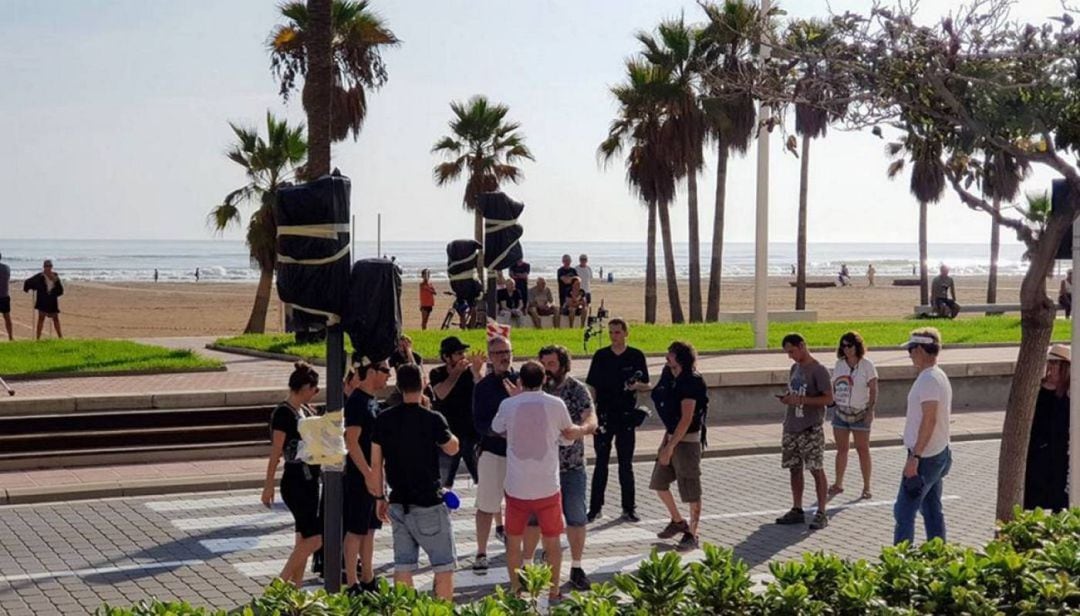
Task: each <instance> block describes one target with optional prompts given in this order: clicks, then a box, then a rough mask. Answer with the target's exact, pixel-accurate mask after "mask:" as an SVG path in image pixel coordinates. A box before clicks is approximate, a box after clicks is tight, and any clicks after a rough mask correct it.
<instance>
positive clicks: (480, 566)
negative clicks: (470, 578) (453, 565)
mask: <svg viewBox="0 0 1080 616" xmlns="http://www.w3.org/2000/svg"><path fill="white" fill-rule="evenodd" d="M472 570H473V573H487V570H488V561H487V554H477V555H476V558H475V559H473V563H472Z"/></svg>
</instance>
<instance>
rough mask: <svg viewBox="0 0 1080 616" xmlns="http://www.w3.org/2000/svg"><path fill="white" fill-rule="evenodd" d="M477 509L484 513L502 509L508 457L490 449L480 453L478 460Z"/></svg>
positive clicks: (497, 511)
mask: <svg viewBox="0 0 1080 616" xmlns="http://www.w3.org/2000/svg"><path fill="white" fill-rule="evenodd" d="M476 474H477V475H479V477H478V479H479V480H480V481H479V482H477V484H476V509H477V510H478V511H482V512H484V513H492V514H495V513H499V512H500V511H502V501H503V492H504V491H505V487H504V484H505V483H506V458H505V457H503V456H497V455H495V454H493V453H491V452H490V451H485V452H483V453H481V454H480V459H479V460H477V462H476Z"/></svg>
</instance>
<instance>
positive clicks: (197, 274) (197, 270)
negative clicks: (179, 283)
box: [195, 267, 199, 282]
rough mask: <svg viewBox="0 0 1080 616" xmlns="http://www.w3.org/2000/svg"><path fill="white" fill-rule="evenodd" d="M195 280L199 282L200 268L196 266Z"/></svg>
mask: <svg viewBox="0 0 1080 616" xmlns="http://www.w3.org/2000/svg"><path fill="white" fill-rule="evenodd" d="M195 282H199V268H197V267H196V268H195Z"/></svg>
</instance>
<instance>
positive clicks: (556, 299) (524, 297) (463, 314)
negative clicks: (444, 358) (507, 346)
mask: <svg viewBox="0 0 1080 616" xmlns="http://www.w3.org/2000/svg"><path fill="white" fill-rule="evenodd" d="M531 273H532V265H530V264H529V263H528V262H527V261H525V260H524V259H519V260H518V261H517V262H516V263H514V264H513V265H511V266H510V267H509V268H508V269H507V276H506V277H505V278H503V277H502V276H503V274H502V271H499V272H498V275H499V288H498V291H497V292H496V297H495V302H496V315H495V316H496V317H497V319H498V320H500V321H502V322H506V323H510V324H512V325H514V326H518V327H520V326H522V325H525V324H526V321H525V319H526V318H528V323H529V324H531V325H532V327H535V328H537V329H540V328H542V327H543V325H544V318H545V317H550V318H551V323H552V326H553V327H555V328H558V327H561V326H562V323H563V319H566V321H565V322H566V324H567V326H568V327H574V323H575V320H576V322H577V324H578V325H579V326H581V327H584V326H585V323H586V317H587V316H588V314H589V307H590V306H591V305H592V282H593V280H594V278H595V275H594V274H593V270H592V267H591V266H590V265H589V255H586V254H582V255H579V256H578V262H577V264H576V265H575V264H574V263H573V259H572V258H571V257H570V255H568V254H566V255H563V256H562V262H561V265H560V266H559V267H558V269H556V271H555V280H556V291H557V293H552V290H551V287H550V286H549V285H548V281H547V279H545V278H544V277H542V276H537V277H536V278H535V279H534V280H533V286H531V287H530V286H529V282H530V278H529V276H530V274H531ZM601 273H602V268H601ZM437 295H438V290H437V289H436V288H435V284H434V283H433V282H432V281H431V270H429V269H424V270H423V271H421V273H420V327H421V329H427V327H428V323H429V320H430V317H431V313H432V311H434V309H435V299H436V296H437ZM477 300H478V298H475V297H460V296H455V297H454V303H453V305H452V308H451V309H452V310H453V311H454V312H456V313H457V315H458V320H459V324H460V326H461V328H462V329H464V328H465V327H466V326H467V320H468V315H469V313H470V312H471V311H472V310H474V309H475V307H476V302H477Z"/></svg>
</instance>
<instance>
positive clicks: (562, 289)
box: [555, 255, 578, 307]
mask: <svg viewBox="0 0 1080 616" xmlns="http://www.w3.org/2000/svg"><path fill="white" fill-rule="evenodd" d="M577 275H578V273H577V270H576V269H574V267H573V266H572V265H571V264H570V255H563V256H562V267H560V268H559V271H557V272H556V273H555V277H556V278H558V279H559V306H560V307H561V306H563V305H565V304H566V296H567V295H569V293H570V283H571V282H573V280H574V278H576V277H577Z"/></svg>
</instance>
